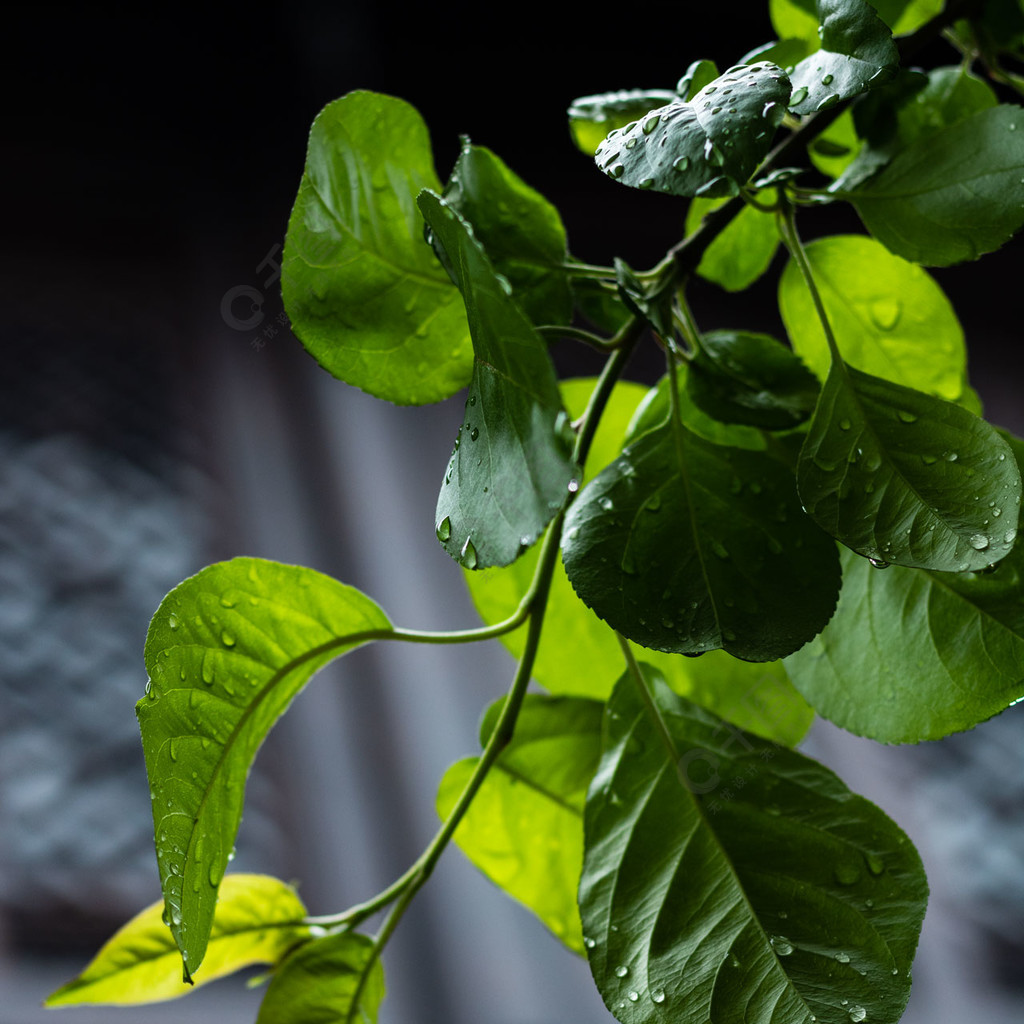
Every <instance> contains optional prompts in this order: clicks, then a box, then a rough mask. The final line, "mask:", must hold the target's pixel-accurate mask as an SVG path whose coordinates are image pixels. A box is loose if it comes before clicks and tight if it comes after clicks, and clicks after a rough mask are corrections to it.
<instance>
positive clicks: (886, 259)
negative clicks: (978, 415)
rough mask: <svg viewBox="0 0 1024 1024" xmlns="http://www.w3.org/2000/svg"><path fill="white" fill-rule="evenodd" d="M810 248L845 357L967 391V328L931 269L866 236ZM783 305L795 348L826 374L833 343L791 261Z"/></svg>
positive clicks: (955, 392)
mask: <svg viewBox="0 0 1024 1024" xmlns="http://www.w3.org/2000/svg"><path fill="white" fill-rule="evenodd" d="M806 251H807V259H808V261H809V263H810V265H811V271H812V273H813V275H814V280H815V283H816V284H817V287H818V291H819V292H820V293H821V298H822V301H823V303H824V305H825V312H826V313H827V314H828V319H829V322H830V324H831V325H832V331H833V333H834V334H835V337H836V342H837V343H838V345H839V350H840V351H841V352H842V353H843V359H844V360H845V361H846V362H847V363H850V364H852V365H853V366H856V367H857V369H859V370H863V371H864V372H865V373H870V374H873V375H874V376H876V377H884V378H885V379H886V380H891V381H895V382H896V383H897V384H903V385H904V386H905V387H909V388H916V389H917V390H919V391H927V392H929V393H930V394H934V395H938V396H939V397H940V398H946V399H949V400H950V401H956V400H957V399H959V398H960V397H961V396H962V395H963V394H964V389H965V383H966V374H967V355H966V351H965V348H964V335H963V330H962V329H961V327H960V322H959V321H958V320H957V318H956V314H955V313H954V312H953V307H952V306H951V305H950V303H949V300H948V299H947V298H946V296H945V295H944V294H943V291H942V289H941V288H940V287H939V286H938V284H937V283H936V282H935V280H934V279H933V278H932V277H931V276H930V275H929V274H928V272H927V271H925V270H922V269H921V268H920V267H917V266H915V265H914V264H912V263H908V262H906V261H905V260H903V259H901V258H900V257H898V256H894V255H892V254H891V253H890V252H889V251H888V250H887V249H886V248H885V247H884V246H883V245H881V244H880V243H878V242H876V241H874V240H873V239H871V238H865V237H864V236H863V235H834V236H832V237H830V238H821V239H818V240H817V241H814V242H811V243H810V244H809V245H808V246H807V248H806ZM779 311H780V312H781V314H782V319H783V321H784V322H785V325H786V331H787V332H788V333H789V338H790V341H791V342H792V344H793V348H794V350H795V351H796V353H797V354H798V355H799V356H800V357H801V358H802V359H803V360H804V362H805V363H806V364H807V366H808V367H809V368H810V369H811V370H812V371H813V372H814V373H815V374H816V375H817V376H818V378H819V379H820V380H824V379H825V377H826V376H827V375H828V372H829V368H830V366H831V363H832V358H831V356H830V354H829V349H828V342H827V341H826V340H825V334H824V332H823V331H822V329H821V323H820V322H819V320H818V317H817V315H816V313H815V310H814V303H813V302H812V300H811V295H810V292H809V291H808V290H807V286H806V285H805V284H804V282H803V278H802V277H801V276H800V271H799V269H798V268H797V266H796V264H794V263H793V262H792V261H790V262H789V263H788V264H787V266H786V268H785V270H784V271H783V273H782V278H781V280H780V282H779Z"/></svg>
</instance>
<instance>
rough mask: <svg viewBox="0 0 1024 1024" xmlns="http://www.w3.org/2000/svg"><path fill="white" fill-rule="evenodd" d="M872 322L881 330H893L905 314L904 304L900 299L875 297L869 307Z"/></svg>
mask: <svg viewBox="0 0 1024 1024" xmlns="http://www.w3.org/2000/svg"><path fill="white" fill-rule="evenodd" d="M868 312H869V314H870V316H871V322H872V323H873V324H874V325H875V326H876V327H877V328H878V329H879V330H880V331H891V330H894V329H895V328H896V326H897V325H898V324H899V322H900V317H901V316H902V314H903V305H902V304H901V303H900V301H899V300H898V299H875V300H874V302H872V303H871V305H870V306H869V307H868Z"/></svg>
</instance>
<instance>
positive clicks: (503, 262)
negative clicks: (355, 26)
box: [444, 140, 572, 324]
mask: <svg viewBox="0 0 1024 1024" xmlns="http://www.w3.org/2000/svg"><path fill="white" fill-rule="evenodd" d="M444 196H445V199H447V200H448V202H449V203H450V204H451V205H452V206H453V207H454V208H455V209H456V210H457V211H458V212H459V213H460V214H461V215H462V216H463V218H464V219H465V220H467V221H468V222H469V223H470V224H471V225H472V226H473V233H474V234H475V235H476V239H477V241H478V242H480V244H481V245H482V246H483V247H484V250H485V251H486V253H487V255H488V257H489V258H490V260H491V262H492V263H493V265H494V269H495V270H496V271H497V272H498V273H499V274H503V275H504V276H505V277H507V278H508V280H509V282H510V283H511V285H512V293H513V295H514V296H515V298H516V302H517V303H518V304H519V306H520V308H521V309H522V310H523V312H524V313H526V315H527V316H528V317H529V318H530V319H531V320H532V321H533V322H534V323H537V324H564V323H568V322H569V320H570V319H571V317H572V289H571V288H570V287H569V279H568V276H567V274H566V273H565V271H564V270H563V269H562V268H563V265H564V264H565V262H566V259H567V253H566V238H565V228H564V227H563V226H562V218H561V217H560V216H559V215H558V211H557V210H556V209H555V208H554V207H553V206H552V205H551V204H550V203H549V202H548V201H547V200H546V199H545V198H544V197H543V196H542V195H541V194H540V193H539V192H536V191H534V190H533V189H532V188H530V186H529V185H527V184H526V182H524V181H523V180H522V179H521V178H519V177H517V176H516V175H515V174H514V173H513V172H512V171H511V170H510V169H509V168H508V167H507V166H506V165H505V164H504V163H503V162H502V161H501V160H500V159H499V158H498V157H497V156H495V155H494V153H492V152H491V151H490V150H489V149H485V148H484V147H483V146H471V145H470V144H469V141H468V140H464V141H463V146H462V152H461V154H460V155H459V159H458V162H457V163H456V165H455V170H454V171H452V176H451V178H450V179H449V181H448V186H447V188H446V189H445V193H444Z"/></svg>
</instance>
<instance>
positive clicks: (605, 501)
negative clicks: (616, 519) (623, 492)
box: [598, 495, 612, 512]
mask: <svg viewBox="0 0 1024 1024" xmlns="http://www.w3.org/2000/svg"><path fill="white" fill-rule="evenodd" d="M598 504H599V505H600V506H601V508H603V509H604V510H605V512H611V510H612V499H611V498H609V497H607V495H606V496H605V497H603V498H602V499H601V500H600V501H599V502H598Z"/></svg>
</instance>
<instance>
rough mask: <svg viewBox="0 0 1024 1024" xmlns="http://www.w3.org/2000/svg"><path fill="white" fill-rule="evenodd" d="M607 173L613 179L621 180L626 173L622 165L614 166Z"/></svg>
mask: <svg viewBox="0 0 1024 1024" xmlns="http://www.w3.org/2000/svg"><path fill="white" fill-rule="evenodd" d="M608 173H609V175H611V177H613V178H621V177H622V176H623V174H625V173H626V168H625V167H624V166H623V165H622V164H616V165H615V166H614V167H613V168H612V169H611V170H610V171H609V172H608Z"/></svg>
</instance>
